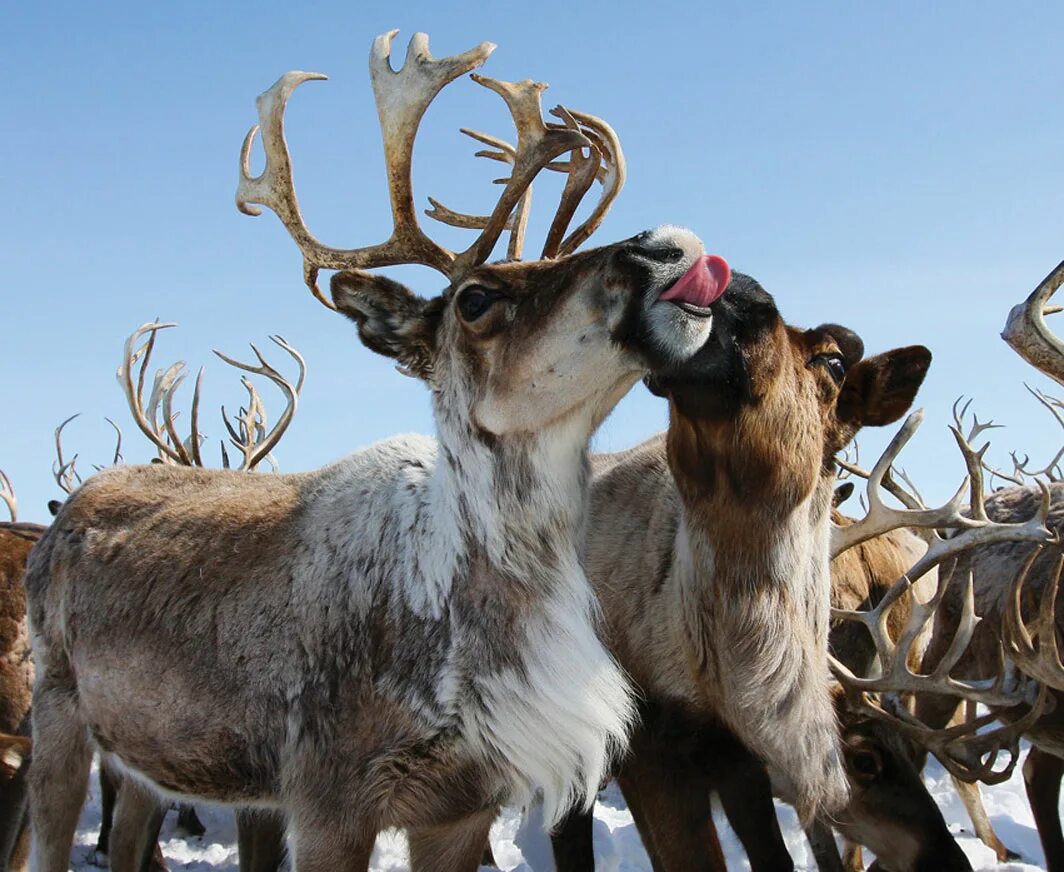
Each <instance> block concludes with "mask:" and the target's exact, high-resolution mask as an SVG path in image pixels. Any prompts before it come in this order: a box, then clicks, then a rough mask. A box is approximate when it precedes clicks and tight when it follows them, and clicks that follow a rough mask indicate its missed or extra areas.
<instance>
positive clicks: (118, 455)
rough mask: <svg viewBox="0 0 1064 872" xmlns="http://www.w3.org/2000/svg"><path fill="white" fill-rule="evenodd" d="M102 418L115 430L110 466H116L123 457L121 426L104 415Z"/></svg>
mask: <svg viewBox="0 0 1064 872" xmlns="http://www.w3.org/2000/svg"><path fill="white" fill-rule="evenodd" d="M104 420H105V421H106V422H107V423H108V424H110V425H111V427H112V428H113V429H114V431H115V453H114V457H112V458H111V466H118V464H120V463H121V462H122V460H123V459H124V458H123V457H122V428H121V427H119V426H118V425H117V424H116V423H115V422H114V421H112V420H111V419H110V418H108V417H106V416H104Z"/></svg>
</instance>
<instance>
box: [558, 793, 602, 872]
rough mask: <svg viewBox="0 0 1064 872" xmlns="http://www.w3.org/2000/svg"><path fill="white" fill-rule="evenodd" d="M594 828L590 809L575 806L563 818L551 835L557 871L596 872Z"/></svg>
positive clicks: (593, 819) (593, 818)
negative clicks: (585, 809)
mask: <svg viewBox="0 0 1064 872" xmlns="http://www.w3.org/2000/svg"><path fill="white" fill-rule="evenodd" d="M594 829H595V816H594V814H592V813H591V812H590V811H583V810H581V809H575V808H574V809H572V810H571V811H570V812H569V814H567V815H566V816H565V817H564V818H562V821H561V823H559V824H558V826H556V827H555V828H554V831H553V832H552V833H551V836H550V845H551V850H552V851H553V853H554V868H555V869H556V870H557V872H595V847H594V840H593V838H592V834H593V833H594Z"/></svg>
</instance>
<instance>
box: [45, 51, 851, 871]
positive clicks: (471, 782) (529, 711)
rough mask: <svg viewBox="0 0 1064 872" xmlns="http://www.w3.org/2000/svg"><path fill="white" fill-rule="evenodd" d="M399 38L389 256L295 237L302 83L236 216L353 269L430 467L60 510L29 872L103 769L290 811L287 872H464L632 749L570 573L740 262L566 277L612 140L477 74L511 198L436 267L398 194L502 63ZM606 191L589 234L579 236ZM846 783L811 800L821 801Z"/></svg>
mask: <svg viewBox="0 0 1064 872" xmlns="http://www.w3.org/2000/svg"><path fill="white" fill-rule="evenodd" d="M393 35H394V34H388V35H385V36H382V37H380V38H378V40H377V41H376V42H375V43H374V47H373V51H372V55H371V74H372V79H373V85H374V90H375V94H376V97H377V103H378V108H379V110H380V118H381V123H382V128H383V131H384V139H385V156H386V161H387V164H388V173H389V181H390V191H391V195H392V206H393V216H394V220H395V228H394V233H393V235H392V237H391V238H390V239H389V240H388V241H387V242H385V243H382V244H381V245H376V246H368V247H366V248H362V249H356V250H352V251H338V250H336V249H332V248H328V247H326V246H324V245H322V244H320V243H318V242H317V240H315V239H314V238H313V237H312V236H311V235H310V234H309V232H308V231H307V230H306V227H305V225H304V224H303V221H302V218H301V216H300V214H299V211H298V207H297V205H296V199H295V193H294V190H293V188H292V185H291V163H290V158H289V155H288V150H287V147H286V145H285V143H284V137H283V130H282V113H283V108H284V103H285V100H286V99H287V97H288V96H289V94H290V93H291V91H292V89H293V88H294V87H295V86H296V85H297V84H299V82H301V81H305V80H307V79H308V78H314V76H311V75H309V74H289V75H287V76H285V77H282V79H281V80H280V81H279V82H278V83H277V85H275V86H274V88H272V89H270V90H269V91H268V92H266V93H265V94H264V95H263V96H262V97H261V98H260V101H259V109H260V117H261V119H262V123H263V140H264V144H265V148H266V153H267V167H266V170H265V172H264V173H263V175H262V176H260V177H258V178H252V177H251V176H250V174H249V172H248V171H247V161H248V151H249V149H250V142H251V137H249V138H248V141H247V143H246V146H245V152H244V167H245V172H244V174H243V178H242V182H241V188H240V193H239V201H240V203H241V204H242V206H243V207H244V208H246V209H250V208H251V207H250V205H249V204H250V203H252V202H257V203H262V204H264V205H267V206H269V207H270V208H271V209H273V211H275V212H276V213H277V214H278V216H279V217H280V218H281V219H282V221H283V222H284V223H285V225H286V226H287V227H288V229H289V230H290V231H291V232H292V235H293V236H294V237H295V239H296V241H297V242H298V243H299V245H300V248H301V249H302V251H303V253H304V257H305V261H306V275H307V279H308V283H309V284H310V285H311V286H312V287H314V288H315V289H316V281H315V279H316V275H317V271H318V269H319V268H343V269H345V271H344V272H342V273H340V274H339V275H337V276H335V277H334V278H333V281H332V298H333V303H334V305H335V307H336V308H337V309H338V310H340V311H341V312H343V313H344V314H346V315H348V316H349V317H350V318H352V320H354V321H355V322H356V323H357V325H358V329H359V333H360V336H361V338H362V340H363V342H365V343H366V344H367V345H368V346H369V347H370V348H371V349H373V350H374V351H377V352H380V353H382V354H386V355H388V356H391V357H393V358H395V359H396V360H397V361H398V362H399V364H400V365H401V367H402V368H403V369H404V370H405V371H406V372H408V373H410V374H413V375H416V376H418V377H420V378H421V379H423V380H424V381H425V382H426V383H427V384H428V386H429V387H430V389H431V394H432V402H433V407H434V411H435V418H436V424H437V431H438V442H435V441H433V440H430V439H424V438H416V437H403V438H396V439H392V440H387V441H385V442H382V443H379V444H377V445H375V446H372V447H370V448H368V449H365V450H363V451H361V452H358V453H356V454H355V455H353V456H351V457H349V458H347V459H345V460H343V461H341V462H339V463H337V464H334V465H332V466H330V467H327V468H325V469H322V470H317V471H314V472H311V473H305V474H300V475H276V476H245V475H239V474H237V473H234V472H226V471H208V470H200V469H186V468H182V467H171V466H153V467H136V468H134V467H125V468H120V469H116V470H106V471H104V472H103V473H101V474H99V475H97V476H95V477H93V478H92V479H91V480H89V481H88V482H86V483H85V485H84V486H83V487H82V488H81V489H80V490H79V491H78V492H77V493H76V494H75V495H74V496H73V497H71V499H70V500H68V501H67V503H66V505H64V507H63V509H62V510H61V511H60V513H59V516H58V517H57V518H56V520H55V522H54V523H53V525H52V527H51V528H50V529H49V531H48V533H46V534H45V536H44V538H43V539H42V541H41V543H40V544H39V546H38V548H37V549H36V550H35V552H34V554H33V555H32V557H31V559H30V563H29V567H28V571H27V576H26V578H27V591H28V595H29V604H30V615H31V622H32V626H33V628H34V639H33V644H34V655H35V657H36V658H37V661H38V667H39V669H40V675H39V677H38V680H37V684H36V686H35V692H34V728H33V729H34V749H35V750H34V753H35V758H34V765H33V768H32V771H31V791H32V798H33V807H34V821H33V824H34V853H35V862H36V863H37V868H38V869H39V870H41V872H59V870H65V868H66V863H67V861H68V857H69V850H70V840H71V834H72V832H73V828H74V825H75V823H76V818H77V813H78V809H79V807H80V804H81V801H82V797H83V793H84V781H85V777H86V774H87V768H88V761H89V759H90V755H91V751H92V747H93V746H96V747H99V748H101V749H102V750H103V751H105V752H106V753H107V754H109V755H110V756H111V758H112V759H114V760H117V761H120V762H121V765H122V767H123V769H125V770H129V771H133V772H136V773H137V778H138V781H139V782H141V783H145V784H149V785H151V786H152V788H153V789H162V790H164V791H167V792H171V793H180V794H184V795H192V796H201V797H205V798H210V799H214V800H218V801H223V802H229V803H232V804H235V805H238V806H240V805H257V806H262V805H265V806H273V807H275V808H279V809H280V810H281V811H283V813H284V814H285V816H286V818H287V822H288V826H289V828H290V832H291V834H292V837H293V841H294V845H293V847H294V860H295V865H296V868H298V869H299V870H300V872H318V870H332V869H336V868H338V867H339V866H341V865H343V866H344V867H345V868H349V869H365V868H366V867H367V864H368V860H369V855H370V851H371V850H372V846H373V842H374V839H375V836H376V834H377V832H378V831H379V830H380V829H382V828H385V827H390V826H403V827H407V828H408V829H409V831H410V838H411V850H412V858H413V862H414V865H415V867H416V868H418V869H440V870H444V869H446V870H462V869H473V868H475V866H476V863H477V860H478V859H479V857H480V853H481V849H482V846H483V843H484V840H485V836H486V833H487V828H488V826H489V824H490V822H491V820H492V818H493V817H494V815H495V811H496V809H497V808H498V806H499V804H500V803H504V802H523V801H526V800H527V799H528V798H530V797H531V796H532V795H533V794H534V793H536V792H539V791H542V794H543V795H544V797H545V799H546V804H547V808H548V813H547V817H548V819H553V818H555V817H557V816H558V815H560V814H561V813H562V812H564V811H565V810H566V809H567V808H568V807H569V806H570V805H571V804H573V803H574V802H577V803H579V802H586V801H588V799H587V797H588V796H593V794H594V791H595V790H596V789H597V786H598V783H599V781H600V779H601V777H602V775H603V773H604V772H605V771H606V768H607V766H608V763H609V760H610V758H611V755H612V752H613V751H614V750H615V749H617V748H618V747H619V746H620V745H621V744H622V743H623V741H624V738H625V734H626V732H627V728H628V724H629V720H630V711H631V706H630V697H629V687H628V684H627V682H626V680H625V678H624V676H623V673H622V672H621V670H620V669H619V668H618V667H617V666H616V665H615V663H614V662H613V661H612V659H611V658H610V656H609V654H608V653H607V652H606V650H605V648H604V647H603V646H602V644H601V642H600V641H599V638H598V636H597V633H596V610H595V606H594V601H593V597H592V593H591V590H590V587H589V586H588V584H587V581H586V578H585V576H584V574H583V570H582V567H581V562H580V557H579V552H578V545H579V538H580V533H581V528H582V522H583V515H584V511H585V501H586V485H587V482H588V478H589V475H588V468H587V458H586V446H587V442H588V439H589V438H590V435H591V433H592V432H593V431H594V429H595V428H596V426H597V425H598V423H599V422H600V421H601V420H602V419H603V417H604V416H605V415H606V414H607V413H608V412H609V410H610V409H611V408H612V407H613V405H614V404H615V403H616V402H617V401H618V400H619V399H620V397H621V396H622V395H623V394H624V393H625V392H626V391H627V390H628V389H629V388H630V386H631V385H632V384H633V383H634V382H635V381H636V380H638V378H639V377H640V375H642V374H643V373H644V372H646V371H647V370H648V368H649V367H651V366H652V365H653V364H655V363H657V364H661V365H665V364H669V365H671V364H674V363H676V362H678V361H681V360H683V359H684V358H685V357H687V356H688V355H689V354H691V353H692V352H694V351H695V350H696V349H697V348H699V347H700V346H701V345H702V343H703V342H704V340H705V338H706V337H707V335H708V334H709V332H710V329H711V325H712V323H713V320H714V317H713V315H712V312H711V311H710V310H709V305H710V304H711V303H712V302H713V300H714V299H715V298H716V297H717V296H718V295H719V293H720V291H722V290H723V284H724V283H725V282H726V265H724V264H723V262H722V261H720V260H719V259H714V258H711V257H707V256H706V255H705V254H704V252H703V248H702V245H701V243H700V242H699V241H698V240H697V238H695V237H694V236H693V234H691V233H689V232H687V231H683V230H679V229H677V228H671V227H670V228H662V229H660V230H658V231H654V232H650V233H646V234H641V235H639V236H637V237H635V238H633V239H629V240H626V241H624V242H620V243H616V244H614V245H610V246H607V247H605V248H600V249H597V250H593V251H587V252H583V253H573V252H574V249H575V248H576V247H577V246H578V245H579V244H580V243H581V242H583V241H584V239H586V237H587V236H588V235H589V234H590V232H591V231H592V230H593V229H594V228H595V227H596V226H597V225H598V224H599V223H600V222H601V220H602V217H603V215H604V212H605V208H606V207H607V206H608V205H609V202H610V201H611V200H612V198H613V196H614V195H615V193H616V191H617V189H618V188H619V185H620V180H621V179H622V178H623V162H622V160H621V157H620V151H619V146H618V144H617V142H616V138H615V137H614V136H613V134H612V131H611V130H610V129H609V128H608V126H607V125H605V124H604V123H602V122H600V121H598V120H597V119H594V118H592V117H591V116H586V115H583V114H580V113H576V112H570V111H567V110H559V111H558V113H557V114H558V117H559V118H560V119H561V122H560V123H559V124H556V125H551V126H548V125H546V124H545V123H544V122H543V120H542V117H541V115H540V112H539V99H540V93H541V91H542V86H539V85H536V84H535V83H531V82H525V83H519V84H508V83H502V82H496V81H494V80H490V79H485V78H478V81H480V82H481V83H482V84H484V85H486V86H487V87H489V88H491V89H493V90H495V91H496V92H498V93H499V94H501V95H502V96H503V98H504V99H505V100H506V102H507V104H508V106H509V108H510V109H511V112H512V114H513V116H514V118H515V120H516V122H517V126H518V131H519V138H518V144H517V147H516V149H514V150H513V153H512V154H509V155H508V157H509V159H510V160H511V162H512V173H511V177H510V179H509V180H508V182H507V183H506V185H505V187H504V189H503V192H502V195H501V197H500V199H499V202H498V204H497V206H496V207H495V209H494V210H493V213H492V215H491V216H489V217H488V218H487V219H484V220H483V221H482V222H481V223H482V225H483V228H482V232H481V234H480V236H479V237H478V238H477V240H476V241H475V242H474V243H473V244H472V245H471V246H470V247H469V248H468V249H467V250H466V251H464V252H462V253H459V254H454V253H452V252H450V251H448V250H446V249H444V248H442V247H441V246H439V245H437V244H436V243H434V242H432V241H431V240H429V238H428V237H427V236H426V235H425V234H424V233H423V232H422V231H421V230H420V228H419V227H418V225H417V223H416V220H415V218H414V211H413V203H412V198H411V193H410V162H411V157H412V148H413V140H414V136H415V133H416V128H417V123H418V121H419V120H420V118H421V116H422V114H423V112H424V110H425V109H426V107H427V106H428V104H429V102H430V101H431V100H432V99H433V97H435V95H436V94H437V93H438V92H439V90H440V89H441V88H442V87H444V86H445V85H446V84H447V83H448V82H450V81H452V80H453V79H455V78H457V77H458V76H459V75H461V74H462V73H464V72H467V71H469V70H471V69H473V68H475V67H476V66H478V65H479V64H480V63H481V62H483V60H484V59H485V58H486V56H487V54H488V53H489V51H490V50H491V46H490V45H487V44H485V45H482V46H480V47H479V48H477V49H474V50H472V51H470V52H467V53H465V54H463V55H460V56H457V57H454V58H447V59H443V60H435V59H433V58H432V57H431V55H429V53H428V47H427V41H426V39H425V37H424V36H423V35H418V36H415V38H414V39H413V40H412V41H411V46H410V49H409V51H408V55H407V59H406V63H405V64H404V66H403V68H402V70H401V71H399V72H395V71H393V70H392V69H391V66H390V63H389V51H390V45H391V40H392V36H393ZM564 154H568V155H569V157H568V159H567V161H565V162H564V164H560V163H559V164H558V168H559V169H561V170H562V171H564V172H566V174H567V183H566V186H565V191H564V193H563V199H562V205H561V208H560V209H559V214H558V217H557V218H556V220H555V222H554V224H553V226H552V228H551V230H550V232H549V234H548V240H547V244H546V246H545V250H544V255H543V259H541V260H539V261H535V262H520V261H516V260H515V261H511V262H507V263H501V264H493V265H486V264H485V261H486V260H487V258H488V257H489V256H490V254H491V252H492V250H493V249H494V247H495V243H496V241H497V240H498V239H499V237H500V235H501V234H502V232H503V231H504V229H506V228H507V227H509V228H510V230H511V250H512V252H513V253H514V254H519V253H520V237H521V236H522V234H523V220H524V214H525V213H524V209H523V208H518V207H519V206H521V205H522V204H527V192H528V187H529V185H530V184H531V181H532V179H533V177H534V176H535V175H536V173H537V172H538V171H539V170H540V169H542V168H543V167H546V166H548V165H550V164H552V163H555V162H556V159H557V158H559V157H561V156H562V155H564ZM600 176H601V179H602V182H603V192H604V194H603V198H602V200H601V201H600V205H599V207H598V208H596V209H595V210H594V211H593V212H592V213H591V216H590V218H589V219H588V220H587V221H585V223H584V224H583V225H581V226H580V227H578V228H577V229H576V230H574V231H573V232H572V233H570V234H569V235H568V236H566V235H565V231H566V229H567V225H568V223H569V221H570V219H571V218H572V215H573V212H574V210H575V208H576V206H577V204H578V202H579V199H580V196H582V194H583V193H584V192H585V191H587V189H588V188H589V187H590V185H591V184H592V183H593V182H594V181H595V179H596V178H598V177H600ZM439 212H440V210H437V213H439ZM452 214H453V213H452ZM471 220H474V221H475V220H476V219H471ZM395 263H422V264H426V265H429V266H432V267H434V268H436V269H437V270H439V271H440V272H442V273H443V274H444V275H445V276H446V278H447V281H448V287H447V290H446V291H445V292H444V294H443V295H442V296H440V297H437V298H435V299H432V300H423V299H421V298H418V297H416V296H414V295H413V294H412V293H410V292H409V291H407V290H406V289H405V288H403V287H402V286H401V285H398V284H397V283H395V282H393V281H390V280H387V279H384V278H380V277H375V276H372V275H370V274H368V273H365V272H363V271H362V270H364V269H366V268H368V267H372V266H381V265H387V264H395ZM72 614H77V618H78V619H77V633H76V634H71V633H69V632H68V628H69V627H70V626H71V622H70V620H69V619H70V616H71V615H72ZM162 652H166V656H161V654H162ZM546 735H551V736H553V739H554V740H553V741H549V742H544V741H543V739H544V736H546ZM90 737H91V739H90ZM827 763H828V764H829V765H828V767H827V768H826V769H821V771H820V772H819V774H818V775H817V779H819V780H820V781H823V782H825V784H824V786H822V787H819V788H818V787H816V786H814V787H812V788H811V793H812V794H813V795H815V796H818V797H823V798H825V799H826V800H831V799H835V798H836V797H835V793H836V792H837V790H836V785H838V784H839V783H840V781H841V779H840V778H839V776H838V772H837V766H835V765H833V761H831V760H828V761H827ZM130 796H131V797H132V798H131V800H130V803H129V808H127V809H124V808H123V804H122V803H121V802H120V803H119V808H118V809H117V812H116V815H117V817H116V822H115V833H116V834H117V833H118V832H119V830H120V828H121V826H122V824H123V819H124V816H125V815H126V814H127V813H133V812H135V811H136V810H137V806H138V801H137V799H136V797H133V792H130ZM132 816H133V817H136V815H135V814H133V815H132ZM441 838H442V839H444V841H443V843H442V844H444V845H445V846H446V849H445V850H440V849H439V845H440V844H441V841H440V840H441Z"/></svg>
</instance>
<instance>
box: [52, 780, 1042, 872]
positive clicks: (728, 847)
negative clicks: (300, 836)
mask: <svg viewBox="0 0 1064 872" xmlns="http://www.w3.org/2000/svg"><path fill="white" fill-rule="evenodd" d="M926 780H927V783H928V787H929V788H930V790H931V793H932V795H933V796H934V797H935V799H936V800H937V801H938V803H939V805H940V806H941V808H942V810H943V813H944V814H945V817H946V821H947V822H948V823H949V825H950V830H951V831H952V832H953V833H954V834H955V835H956V836H957V838H958V841H959V842H960V844H961V846H962V848H963V849H964V852H965V853H966V854H967V855H968V857H969V859H970V860H971V861H972V866H973V868H975V869H976V870H983V869H993V870H1009V872H1034V870H1041V869H1044V863H1043V859H1042V850H1041V847H1040V845H1039V842H1038V834H1037V832H1036V831H1035V828H1034V821H1033V819H1032V817H1031V811H1030V809H1029V808H1028V806H1027V799H1026V797H1025V795H1024V791H1023V780H1022V777H1021V776H1020V772H1019V767H1017V768H1016V772H1015V773H1014V775H1013V777H1012V779H1011V780H1010V781H1008V782H1006V783H1005V784H1002V785H999V786H997V787H990V788H983V799H984V802H985V803H986V809H987V813H988V814H989V816H990V819H991V821H992V822H993V824H994V827H995V829H996V830H997V833H998V835H999V836H1000V837H1001V838H1002V840H1003V841H1004V842H1005V844H1006V845H1008V846H1009V847H1010V848H1012V849H1013V850H1014V851H1017V852H1018V853H1019V854H1020V855H1021V856H1022V857H1023V858H1024V860H1023V861H1022V862H1015V863H1006V864H1003V865H1002V864H998V863H997V862H996V861H995V859H994V855H993V853H992V852H991V851H990V850H989V849H988V848H986V847H984V846H983V844H982V843H981V842H979V840H978V839H976V838H975V836H974V835H972V834H971V826H970V824H969V822H968V818H967V815H966V814H965V811H964V806H963V805H962V804H961V801H960V799H959V798H958V797H957V795H956V793H954V792H953V788H952V787H951V784H950V780H949V777H948V776H947V775H946V774H945V772H944V771H943V770H942V769H941V767H939V766H938V765H937V764H935V763H932V764H931V765H930V766H929V767H928V774H927V779H926ZM198 811H199V814H200V817H201V818H202V820H203V822H204V824H205V825H206V826H207V834H206V835H205V836H203V837H202V838H199V839H185V838H182V837H180V836H178V835H176V834H175V833H174V823H175V820H176V814H174V813H171V814H170V815H168V816H167V819H166V823H165V824H164V826H163V833H162V846H163V853H164V854H165V855H166V858H167V860H168V861H169V864H170V867H171V869H173V870H175V872H176V870H189V872H223V870H224V872H230V870H231V872H237V852H236V833H235V829H234V824H233V816H232V813H231V812H230V811H228V810H225V809H220V808H212V807H209V806H203V805H201V806H198ZM778 811H779V815H780V821H781V823H782V825H783V831H784V835H785V836H786V839H787V845H788V847H789V848H790V851H791V856H792V857H794V862H795V868H796V869H800V870H803V872H804V870H815V869H816V864H815V863H814V862H813V857H812V854H811V852H810V851H809V847H808V845H807V843H806V841H805V837H804V836H803V834H802V832H801V830H800V829H799V828H798V826H797V823H796V818H795V816H794V812H793V811H791V809H790V808H789V807H786V806H779V807H778ZM717 826H718V827H719V828H720V831H721V839H722V841H723V843H724V849H725V853H726V854H727V857H728V865H729V869H733V870H748V869H749V868H750V867H749V864H748V863H747V862H746V857H745V855H744V854H743V851H742V848H741V847H740V846H739V843H738V841H737V840H736V839H735V837H734V836H733V835H732V833H731V832H730V830H729V829H728V825H727V823H725V822H724V820H723V818H722V817H720V816H718V819H717ZM99 828H100V795H99V789H98V786H97V785H96V783H95V779H94V780H93V787H92V793H91V795H90V798H89V801H88V803H86V806H85V811H84V813H83V814H82V819H81V824H80V825H79V827H78V834H77V840H76V844H75V848H74V862H73V864H72V865H73V868H74V869H75V870H78V872H81V870H94V869H96V868H98V865H99V858H96V857H94V856H93V853H94V852H93V847H94V846H95V844H96V835H97V833H98V832H99ZM491 841H492V845H493V847H494V850H495V859H496V860H497V861H498V863H499V865H500V866H501V868H502V869H504V870H513V872H544V870H547V872H549V870H552V869H553V868H554V864H553V863H552V862H551V859H550V843H549V842H548V840H547V838H546V836H544V835H543V833H542V829H541V828H540V826H539V824H538V821H537V820H536V819H535V813H534V812H533V813H532V815H530V819H529V820H522V818H521V816H520V815H519V814H517V813H516V812H512V811H508V812H507V813H505V814H504V815H503V816H502V817H501V818H500V820H499V821H497V822H496V824H495V827H494V829H493V830H492V839H491ZM595 855H596V858H597V863H596V870H597V872H648V870H649V869H650V863H649V862H648V860H647V857H646V854H645V853H644V851H643V846H642V843H641V842H640V840H639V834H638V833H637V832H636V829H635V826H634V825H633V824H632V818H631V815H629V814H628V811H627V810H626V809H625V808H624V802H623V800H621V798H620V795H619V793H618V792H617V791H616V789H615V788H614V787H613V786H612V785H611V787H610V788H609V789H607V790H606V791H604V792H603V794H602V796H601V797H600V798H599V802H598V804H597V805H596V807H595ZM866 861H867V862H871V860H870V858H868V859H867V860H866ZM104 865H106V863H104ZM371 868H372V872H405V870H407V869H408V865H407V857H406V844H405V840H404V839H403V837H402V835H401V834H398V833H387V834H385V835H382V836H381V837H380V838H379V839H378V840H377V850H376V853H375V854H374V856H373V864H372V867H371ZM485 868H486V867H485Z"/></svg>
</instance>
